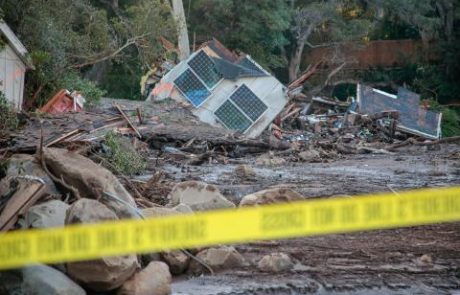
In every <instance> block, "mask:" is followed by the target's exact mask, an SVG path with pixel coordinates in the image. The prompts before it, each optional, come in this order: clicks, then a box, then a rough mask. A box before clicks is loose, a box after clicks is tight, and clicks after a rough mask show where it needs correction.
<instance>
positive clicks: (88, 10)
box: [0, 0, 175, 106]
mask: <svg viewBox="0 0 460 295" xmlns="http://www.w3.org/2000/svg"><path fill="white" fill-rule="evenodd" d="M0 6H1V7H2V8H3V10H4V15H5V19H6V21H7V22H8V23H9V24H10V25H11V26H12V27H13V29H14V30H15V31H16V33H17V34H18V36H19V37H20V39H21V41H22V42H23V43H24V44H25V45H26V47H27V48H28V49H29V51H30V52H31V56H32V58H33V60H34V63H35V66H36V70H35V71H32V72H30V73H29V75H28V81H27V83H26V86H27V88H26V101H27V102H26V103H28V105H29V106H33V105H39V104H41V103H43V102H44V101H45V100H46V99H47V98H49V97H50V95H51V94H53V93H54V92H55V91H56V90H57V88H59V87H66V88H71V87H73V85H78V86H79V87H83V88H86V87H88V89H89V90H88V91H87V92H91V93H95V92H94V91H93V90H94V88H95V85H94V84H92V83H89V82H87V81H85V79H83V78H82V77H83V74H84V73H87V72H88V71H90V70H92V69H93V68H95V67H100V66H101V65H102V64H107V63H108V66H107V67H105V68H104V71H105V73H104V74H106V73H107V71H110V70H111V68H112V67H111V63H114V62H118V63H124V62H125V61H131V60H133V58H132V57H133V56H134V57H136V61H140V62H136V63H135V64H136V67H139V65H140V66H143V67H147V66H148V65H150V63H152V62H153V61H154V60H155V59H157V58H158V57H159V56H160V55H161V54H162V53H163V49H162V47H161V45H159V42H158V41H157V40H158V38H159V37H160V36H166V37H169V36H174V34H175V24H174V20H173V19H172V15H171V13H170V11H171V10H170V6H169V3H167V2H165V1H162V0H129V1H128V0H126V1H122V0H120V1H118V0H112V1H106V0H76V1H67V0H18V1H15V0H0ZM83 82H85V83H86V84H85V83H83ZM79 90H82V89H79Z"/></svg>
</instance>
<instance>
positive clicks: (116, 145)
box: [101, 132, 147, 175]
mask: <svg viewBox="0 0 460 295" xmlns="http://www.w3.org/2000/svg"><path fill="white" fill-rule="evenodd" d="M101 150H102V152H103V153H102V157H103V158H105V161H106V162H105V164H106V166H107V168H109V169H110V170H114V171H113V172H115V173H117V174H122V175H136V174H140V173H142V172H143V171H144V170H145V168H146V166H147V163H146V161H145V160H144V159H143V157H142V156H141V155H140V154H139V152H138V151H136V149H135V148H133V147H132V145H131V143H130V142H129V139H127V138H123V137H122V136H120V135H117V134H115V133H114V132H108V133H107V134H106V136H105V140H104V143H103V144H102V149H101Z"/></svg>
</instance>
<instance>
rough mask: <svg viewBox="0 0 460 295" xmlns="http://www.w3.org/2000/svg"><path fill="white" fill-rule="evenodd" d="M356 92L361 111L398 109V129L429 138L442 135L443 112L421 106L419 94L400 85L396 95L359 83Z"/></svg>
mask: <svg viewBox="0 0 460 295" xmlns="http://www.w3.org/2000/svg"><path fill="white" fill-rule="evenodd" d="M356 93H357V102H358V107H359V112H360V113H364V114H375V113H379V112H385V111H397V112H398V113H399V119H398V124H397V125H396V129H398V130H400V131H403V132H405V133H409V134H413V135H417V136H421V137H424V138H428V139H438V138H440V137H441V119H442V113H439V112H434V111H430V110H427V109H426V108H424V107H421V106H420V95H419V94H417V93H414V92H411V91H409V90H407V89H405V88H403V87H399V88H398V93H397V95H394V94H390V93H387V92H384V91H382V90H378V89H374V88H372V87H369V86H366V85H362V84H358V86H357V90H356Z"/></svg>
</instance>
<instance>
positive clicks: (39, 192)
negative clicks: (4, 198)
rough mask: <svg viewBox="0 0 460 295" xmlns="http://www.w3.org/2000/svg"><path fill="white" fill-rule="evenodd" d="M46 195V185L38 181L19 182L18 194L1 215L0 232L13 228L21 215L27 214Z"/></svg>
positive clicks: (14, 195)
mask: <svg viewBox="0 0 460 295" xmlns="http://www.w3.org/2000/svg"><path fill="white" fill-rule="evenodd" d="M44 193H45V185H44V184H43V183H41V182H38V181H33V182H32V181H29V180H19V186H18V189H17V190H16V192H15V193H14V194H13V196H11V198H10V199H9V200H8V202H7V204H6V206H5V209H3V211H2V213H1V215H0V231H8V230H10V229H11V228H13V226H14V224H15V223H16V221H17V220H18V218H19V215H22V214H24V213H26V211H27V209H29V208H30V207H31V206H32V205H34V204H35V202H37V201H38V200H39V199H40V198H41V197H42V196H43V195H44Z"/></svg>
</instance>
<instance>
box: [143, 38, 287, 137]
mask: <svg viewBox="0 0 460 295" xmlns="http://www.w3.org/2000/svg"><path fill="white" fill-rule="evenodd" d="M167 97H170V98H173V99H175V100H179V101H187V102H188V103H190V104H191V105H192V107H193V111H192V112H193V113H194V114H195V115H196V116H197V117H199V118H200V120H201V121H203V122H206V123H209V124H211V125H217V124H221V125H223V126H224V127H226V128H228V129H230V130H234V131H238V132H240V133H242V134H244V135H246V136H247V137H251V138H254V137H257V136H259V135H260V134H261V133H262V132H263V131H264V130H265V128H267V126H268V125H269V124H270V123H271V122H272V121H273V119H275V117H276V116H277V115H278V114H279V112H281V110H282V109H283V108H284V106H285V105H286V103H287V96H286V89H285V87H284V86H283V85H282V84H281V83H280V82H279V81H278V80H277V79H276V78H275V77H273V76H272V75H270V73H268V72H267V71H266V70H264V69H263V68H262V67H261V66H260V65H259V64H257V62H255V61H254V60H253V59H251V57H250V56H249V55H246V54H241V55H237V54H235V53H233V52H231V51H230V50H228V49H227V48H225V47H224V46H223V45H222V44H221V43H220V42H218V41H217V40H215V39H214V40H212V41H210V42H207V43H205V44H204V45H203V46H201V47H200V49H199V50H198V51H196V52H194V53H193V54H192V55H191V56H190V57H189V58H188V59H187V60H184V61H182V62H181V63H179V64H178V65H176V66H175V67H174V68H173V69H172V70H171V71H169V72H168V73H167V74H166V75H165V76H164V77H163V78H162V80H161V81H160V83H158V84H157V85H156V86H155V88H154V89H153V91H152V93H151V95H150V99H152V100H159V99H164V98H167Z"/></svg>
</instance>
